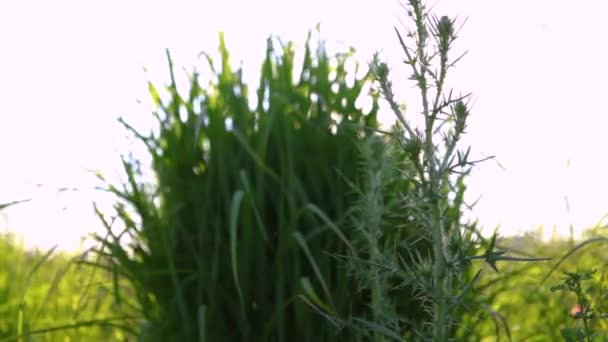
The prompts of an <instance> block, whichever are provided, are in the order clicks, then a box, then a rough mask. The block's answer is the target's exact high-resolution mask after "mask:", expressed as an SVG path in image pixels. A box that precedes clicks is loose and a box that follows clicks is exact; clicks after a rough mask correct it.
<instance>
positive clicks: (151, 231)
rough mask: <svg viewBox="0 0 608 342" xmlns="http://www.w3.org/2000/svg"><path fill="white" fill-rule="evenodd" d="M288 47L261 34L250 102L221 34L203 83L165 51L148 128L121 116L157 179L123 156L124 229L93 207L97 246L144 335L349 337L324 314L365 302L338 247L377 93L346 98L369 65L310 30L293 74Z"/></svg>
mask: <svg viewBox="0 0 608 342" xmlns="http://www.w3.org/2000/svg"><path fill="white" fill-rule="evenodd" d="M294 56H295V55H294V49H293V46H292V45H291V44H286V45H284V46H282V47H281V48H280V49H278V50H277V49H276V46H275V43H274V42H273V41H272V40H269V41H268V47H267V53H266V59H265V60H264V62H263V65H262V68H261V77H260V84H259V86H258V88H257V93H256V95H257V106H256V107H255V108H249V101H248V100H249V96H250V90H249V88H248V87H247V86H246V85H245V84H244V83H243V81H242V79H241V73H240V71H239V70H233V69H232V67H231V64H230V63H231V62H230V58H229V53H228V50H227V48H226V46H225V44H224V41H223V38H221V39H220V57H221V60H220V61H219V62H220V63H219V64H220V68H219V70H216V69H215V67H217V65H216V63H215V61H213V59H212V58H211V57H210V56H207V62H208V65H209V68H208V69H209V70H210V72H211V74H212V75H213V79H212V81H211V83H210V84H205V85H202V84H200V82H199V75H198V73H197V72H194V73H193V74H192V75H190V85H189V87H190V89H189V90H188V93H187V94H180V93H179V92H178V90H177V86H176V84H175V81H174V79H173V66H172V61H171V59H170V58H169V63H170V69H171V77H172V78H171V83H170V84H169V86H168V87H167V88H166V89H165V92H166V93H167V95H168V100H165V101H163V100H161V99H163V98H164V95H163V93H162V90H161V89H158V88H157V87H156V86H154V85H153V84H150V94H151V96H152V97H153V99H154V101H155V103H156V106H157V107H158V110H157V112H155V113H154V115H155V116H156V118H157V121H158V129H157V132H153V133H152V134H143V133H141V132H139V131H137V130H136V129H135V128H133V127H131V126H130V125H129V124H128V123H125V125H126V126H127V127H128V128H129V129H130V130H132V131H133V132H134V134H135V135H136V136H138V137H139V139H140V140H141V141H142V142H143V143H144V144H145V145H146V146H147V148H148V151H149V153H150V155H151V156H152V170H153V172H154V175H155V178H156V183H155V184H149V183H146V182H144V181H143V178H142V176H141V174H140V169H139V165H138V162H137V161H135V160H125V161H124V168H125V171H126V174H127V182H125V184H123V185H122V188H119V187H115V186H113V185H110V186H109V187H108V190H109V191H111V192H113V193H114V194H115V195H116V196H117V197H118V198H119V199H120V200H119V201H118V202H117V203H116V206H115V209H116V212H117V215H118V219H119V220H120V222H121V223H122V224H123V225H124V227H125V229H124V230H123V231H120V232H116V231H113V230H112V224H111V222H110V219H108V218H106V216H104V215H103V214H102V213H101V212H100V213H99V215H100V217H101V218H102V219H104V222H105V224H106V226H107V228H108V234H109V235H108V237H107V238H102V237H99V241H100V242H101V244H102V247H101V249H100V250H99V251H98V252H99V254H100V255H102V256H103V257H104V261H103V262H104V265H106V266H107V267H108V268H109V269H111V270H113V272H114V273H115V274H116V277H117V279H125V280H127V281H128V282H129V283H130V284H132V285H133V287H134V288H136V289H137V296H138V297H137V298H138V300H139V304H140V307H141V313H142V315H143V316H144V317H145V318H146V321H147V322H146V324H144V325H143V327H142V339H145V338H148V337H149V338H151V339H155V338H160V339H161V340H168V339H169V340H184V341H186V340H187V341H196V340H200V341H204V340H207V341H220V340H222V341H266V340H272V341H293V340H297V341H313V340H314V341H319V340H326V341H335V340H336V339H342V340H348V341H352V340H355V339H356V336H355V335H353V333H352V332H350V331H349V330H348V329H341V328H342V327H344V326H343V325H342V324H341V322H339V321H334V320H332V319H331V317H333V316H344V315H346V316H348V315H351V316H354V315H358V314H362V313H363V312H365V311H368V310H369V307H368V306H367V299H366V298H365V293H364V292H363V291H360V288H359V287H358V286H357V285H358V284H357V282H356V281H355V279H353V278H352V277H350V275H349V274H348V273H347V272H345V270H344V269H342V264H341V263H340V262H339V261H338V260H337V259H336V256H338V255H342V256H344V255H349V256H352V255H353V253H354V252H355V250H354V247H353V245H352V243H351V240H352V235H353V234H352V232H351V231H350V230H349V225H347V224H346V223H347V221H348V213H349V212H350V211H351V209H352V206H353V204H354V203H355V202H356V201H358V200H359V197H360V196H359V194H357V193H356V192H355V191H354V190H353V188H352V187H351V184H353V183H357V182H359V180H360V179H361V177H362V176H363V175H364V174H365V173H366V171H365V170H362V169H361V168H360V166H361V165H360V161H361V158H362V151H361V150H360V147H359V142H361V141H364V140H366V139H368V138H369V137H371V136H373V135H374V134H375V133H374V129H375V128H377V118H376V115H377V110H378V105H377V96H376V95H372V96H371V103H372V105H371V108H370V110H369V111H368V112H364V111H363V110H362V109H360V108H359V107H358V105H357V104H356V103H357V100H358V99H359V98H360V97H362V96H369V95H368V94H365V93H363V89H364V86H365V85H366V83H367V82H369V81H370V76H371V75H370V74H369V73H366V74H365V73H364V74H363V76H356V75H351V74H349V73H351V72H352V71H349V70H347V69H346V62H347V61H349V59H350V58H351V56H350V53H346V54H338V55H335V56H331V57H330V56H329V55H328V53H327V52H326V50H325V49H324V46H323V44H322V43H320V44H318V46H317V49H316V50H313V49H312V48H311V44H310V38H309V40H308V42H307V44H306V47H305V51H304V58H303V65H302V67H301V71H300V73H299V75H296V74H294V72H295V71H294V70H295V69H296V66H295V65H294ZM357 68H358V67H357ZM366 158H368V159H370V158H371V157H370V156H367V157H366ZM381 158H382V154H380V155H376V156H374V157H373V158H372V159H377V160H380V159H381ZM133 212H134V213H135V215H133ZM126 236H129V237H130V238H131V240H132V241H131V243H130V244H129V245H128V246H127V244H126V243H125V241H124V237H126ZM116 283H118V280H117V281H116ZM117 289H119V287H118V286H117ZM117 294H118V295H119V297H120V292H117ZM410 311H412V310H410ZM324 317H325V318H330V321H329V322H328V321H327V320H326V319H325V318H324Z"/></svg>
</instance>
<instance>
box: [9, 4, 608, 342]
mask: <svg viewBox="0 0 608 342" xmlns="http://www.w3.org/2000/svg"><path fill="white" fill-rule="evenodd" d="M405 9H406V14H407V21H408V22H407V25H406V28H405V29H399V30H397V31H396V34H395V44H398V45H399V46H400V47H401V48H402V50H403V55H402V56H398V57H399V58H402V59H403V61H404V63H405V64H406V65H407V66H408V68H410V71H411V75H409V76H410V80H411V83H412V85H413V86H415V87H416V88H417V89H418V91H419V97H418V98H411V99H408V100H407V101H410V102H412V103H413V102H416V103H420V105H421V108H422V113H421V114H422V115H423V119H424V120H422V123H421V125H418V126H416V125H413V124H412V122H411V121H412V120H411V119H410V118H411V117H412V115H414V114H417V113H409V112H408V111H407V110H406V109H405V108H404V106H403V105H401V104H400V103H398V102H397V101H396V100H395V94H394V93H393V88H392V82H391V80H392V79H394V78H393V77H402V75H393V74H392V72H391V70H389V68H388V67H387V65H386V64H385V63H383V62H382V60H383V58H382V56H380V55H375V56H369V60H370V62H369V64H367V65H357V66H356V68H353V67H351V66H352V65H356V63H355V62H354V57H353V53H354V49H350V50H346V51H341V52H337V53H336V52H330V51H328V50H327V49H326V47H325V44H324V42H323V41H322V40H320V39H319V40H317V39H313V38H312V37H313V35H312V34H309V38H308V40H307V41H306V42H305V44H304V45H303V46H304V48H302V49H296V48H295V44H294V43H293V42H281V41H280V40H279V39H275V38H272V37H271V38H269V39H268V41H267V46H266V54H265V58H264V60H263V62H262V64H261V65H260V66H259V69H258V71H259V83H258V84H246V83H245V82H244V81H243V79H242V70H241V69H240V68H235V67H234V61H233V60H232V59H231V57H230V48H229V46H230V44H229V43H230V42H229V41H230V39H229V38H230V37H227V39H224V36H223V35H222V34H220V35H219V49H218V51H217V53H214V54H207V55H204V58H203V59H202V61H203V63H202V65H201V66H200V67H197V69H196V70H190V71H187V75H188V80H189V82H188V87H187V89H182V88H181V87H179V89H178V86H177V84H176V80H175V79H176V73H178V72H184V71H182V69H181V67H180V66H177V65H174V63H173V59H172V58H171V53H170V51H169V50H168V51H167V52H166V57H167V67H168V69H169V71H170V77H169V79H168V80H166V82H165V83H163V84H154V83H152V82H150V83H149V84H148V90H149V98H150V99H151V100H152V102H153V103H154V110H153V112H152V113H150V114H149V115H150V116H151V117H152V118H153V120H154V129H153V130H151V131H143V130H142V129H141V128H139V127H137V125H136V124H135V123H133V122H128V121H125V120H123V119H121V120H119V122H118V123H117V125H118V126H120V127H121V128H122V129H123V130H124V131H125V132H127V133H129V134H130V135H131V136H133V137H134V138H135V139H136V140H137V142H138V143H139V144H140V145H141V146H143V147H144V149H145V151H146V153H147V158H146V159H145V161H144V160H138V159H136V158H134V157H132V156H131V155H130V154H128V153H125V157H123V159H122V170H121V172H122V175H123V177H122V179H123V181H122V182H120V183H112V182H109V181H106V178H105V177H104V175H103V174H102V173H96V174H91V177H97V179H98V180H100V181H101V182H102V183H103V184H104V186H103V188H102V189H99V190H98V191H100V192H104V195H105V194H108V193H109V194H110V195H111V196H113V199H114V204H113V206H112V208H111V210H105V209H104V210H102V209H100V207H97V206H96V205H95V206H94V208H95V212H96V214H97V217H98V219H99V222H101V223H102V224H103V226H104V228H105V231H104V232H103V233H99V234H97V235H95V236H94V237H92V240H93V241H94V242H95V243H94V247H91V248H89V249H87V250H84V251H82V252H80V253H71V254H70V253H66V252H60V251H57V250H55V249H51V250H31V249H26V248H25V247H24V244H23V242H22V240H21V238H20V237H19V236H17V235H14V234H8V233H7V234H4V235H1V236H0V341H2V342H4V341H19V342H26V341H206V342H214V341H277V342H287V341H303V342H304V341H309V342H312V341H314V342H319V341H374V342H376V341H378V342H380V341H608V338H607V337H606V335H604V333H605V332H606V331H607V329H608V327H607V326H606V323H605V322H604V318H605V315H606V313H608V311H607V310H608V307H607V304H608V302H607V301H606V296H605V293H606V288H605V286H606V285H607V284H608V281H607V280H606V267H605V265H606V263H607V260H608V259H606V258H607V257H608V255H607V253H606V252H605V251H606V248H605V244H606V241H607V240H608V238H606V237H604V236H606V234H605V232H604V229H603V228H600V227H589V229H588V230H587V231H586V233H585V235H584V237H583V239H582V240H576V241H575V240H574V239H558V238H555V239H552V240H550V241H543V240H542V239H541V238H540V237H541V228H540V227H539V230H538V231H537V232H536V233H531V234H529V235H526V236H523V237H501V236H500V234H499V233H500V231H498V234H497V233H494V234H493V235H491V236H487V235H483V234H481V228H482V227H480V226H479V223H478V222H476V221H471V220H467V219H465V217H469V216H470V215H468V213H471V212H472V214H473V216H474V214H475V208H474V207H472V208H471V207H470V205H469V203H466V202H465V194H466V191H467V182H468V179H469V177H473V176H471V170H472V168H473V167H475V165H476V164H479V163H483V162H485V160H471V157H470V156H471V154H470V151H471V150H475V146H466V145H463V144H462V143H461V138H462V137H463V136H464V135H465V134H467V133H468V130H467V129H468V126H467V122H468V121H467V120H468V118H469V115H475V112H474V110H473V109H472V107H471V105H470V101H471V94H467V93H466V89H451V88H448V87H447V86H446V85H445V84H446V79H449V74H450V71H451V70H452V68H453V67H455V65H456V64H457V63H458V61H459V60H460V58H461V57H463V56H462V55H458V54H454V53H453V52H452V48H453V44H454V42H455V41H456V40H457V38H458V33H459V30H458V29H459V27H460V25H461V24H462V22H461V21H459V20H455V19H452V18H448V17H441V16H436V15H435V14H434V13H433V12H432V10H431V8H428V7H425V6H424V4H423V3H422V2H420V1H418V0H410V1H408V2H407V3H406V4H405ZM408 30H409V31H408ZM464 58H466V56H464ZM203 79H204V80H205V81H203ZM457 94H464V95H457ZM362 102H364V103H367V104H369V105H365V106H362V105H361V103H362ZM252 103H254V104H255V105H251V104H252ZM381 103H385V104H387V105H388V106H387V107H388V108H389V109H390V111H391V112H392V114H394V117H395V118H396V122H397V123H396V124H395V125H394V126H393V127H390V128H385V127H382V126H381V125H380V123H379V121H378V114H379V110H380V104H381ZM127 156H128V157H127ZM149 175H153V177H150V176H149ZM10 205H19V204H18V203H17V204H8V205H3V206H2V207H0V208H4V207H7V206H10Z"/></svg>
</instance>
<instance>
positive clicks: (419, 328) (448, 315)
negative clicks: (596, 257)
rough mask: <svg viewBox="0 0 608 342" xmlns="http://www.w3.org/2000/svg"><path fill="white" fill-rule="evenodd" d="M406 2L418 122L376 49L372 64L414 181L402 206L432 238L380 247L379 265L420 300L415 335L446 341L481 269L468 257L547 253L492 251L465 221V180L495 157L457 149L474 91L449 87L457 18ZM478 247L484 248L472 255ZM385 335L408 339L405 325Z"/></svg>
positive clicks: (405, 38) (406, 40) (404, 41)
mask: <svg viewBox="0 0 608 342" xmlns="http://www.w3.org/2000/svg"><path fill="white" fill-rule="evenodd" d="M404 8H405V9H406V10H407V14H408V17H409V18H410V19H411V21H412V22H413V28H412V29H408V30H407V32H406V34H405V35H403V34H402V33H401V32H400V31H399V30H398V29H396V30H395V31H396V33H397V37H398V40H399V43H400V44H401V47H402V49H403V52H404V54H405V60H404V63H405V64H406V65H407V66H409V67H410V68H411V71H412V74H411V77H410V80H412V81H413V82H414V83H415V85H416V86H417V88H418V89H419V91H420V99H421V105H422V110H421V114H422V116H423V119H424V120H423V124H422V125H420V126H421V127H418V126H415V125H413V124H412V123H411V121H410V120H408V119H406V116H405V114H404V112H403V110H402V107H401V106H400V105H399V104H398V102H397V100H396V98H395V95H394V93H393V89H392V84H391V81H390V80H389V68H388V66H387V64H386V63H383V62H381V61H380V59H379V57H378V55H375V56H374V58H373V60H372V62H371V63H370V66H371V70H372V72H373V74H374V76H375V79H376V82H377V85H378V91H379V92H380V93H381V95H383V97H384V98H385V99H386V101H387V102H388V104H389V105H390V108H391V109H392V111H393V112H394V114H395V115H396V118H397V124H396V125H395V127H394V129H393V131H392V133H391V136H392V138H393V139H395V140H396V141H397V142H398V143H399V145H400V146H401V147H402V150H403V152H404V154H405V155H406V157H407V160H408V165H411V166H412V167H405V168H403V170H402V175H401V176H402V177H404V178H407V179H409V180H410V181H411V182H412V187H413V189H414V190H413V191H408V192H404V195H403V197H402V198H401V208H402V209H403V210H407V211H408V219H409V220H410V221H413V222H416V223H417V225H418V226H419V227H421V228H422V230H423V231H424V235H423V237H422V238H423V239H426V240H427V241H429V244H430V247H429V250H428V253H427V254H424V253H420V252H419V251H418V250H417V251H416V252H415V253H410V251H409V250H408V248H401V249H394V250H392V251H389V250H385V255H384V263H383V264H382V266H381V267H383V268H384V269H390V270H392V272H393V275H395V276H397V277H400V278H402V280H403V284H409V285H411V286H413V287H414V288H415V289H416V290H417V295H418V297H419V298H421V299H422V300H423V303H424V304H425V305H424V309H425V310H426V311H427V312H428V314H429V317H430V319H429V321H428V322H422V323H420V322H417V323H416V324H415V323H412V322H404V323H409V325H410V326H415V330H416V331H415V333H414V334H413V335H412V338H415V339H416V340H432V341H448V340H451V339H452V338H453V335H454V333H453V332H454V331H455V327H456V326H457V324H458V320H457V318H456V317H457V315H456V312H457V310H458V309H459V308H461V307H463V306H464V304H465V302H466V300H467V298H470V296H469V294H470V292H471V291H472V289H473V288H474V285H475V282H476V280H477V279H478V277H479V275H480V273H481V269H480V270H478V271H477V272H476V273H474V274H473V273H471V270H470V268H469V267H468V266H469V265H470V264H471V262H472V261H473V260H484V261H485V262H487V263H488V264H489V265H490V266H491V267H492V268H493V269H494V270H495V271H498V268H497V264H496V263H497V261H500V260H515V261H522V260H523V261H535V260H545V259H543V258H530V259H522V258H515V257H507V256H504V255H503V254H504V251H497V250H495V241H496V233H495V234H494V235H493V236H492V237H491V238H490V239H485V238H483V237H481V235H480V234H479V232H478V229H477V228H476V225H475V224H474V223H465V222H463V221H464V220H463V219H462V213H463V211H464V209H463V208H464V207H465V206H466V204H465V202H464V192H465V189H466V186H465V178H466V177H467V176H468V175H469V173H470V171H471V170H472V168H473V167H474V166H475V165H476V164H477V163H479V162H482V161H484V160H486V159H490V158H492V157H489V158H484V159H480V160H471V158H470V148H468V149H466V150H465V151H463V150H460V149H459V142H460V140H461V138H462V136H463V135H464V134H465V131H466V128H467V119H468V117H469V114H470V108H469V102H470V98H471V94H470V93H469V94H465V95H459V96H456V95H454V91H453V90H451V89H450V90H447V89H446V88H447V87H446V77H447V73H448V71H449V70H450V69H452V68H453V67H454V65H455V64H456V63H457V62H458V61H459V60H460V59H461V58H462V57H463V56H464V54H462V55H460V56H458V57H457V58H453V57H452V54H451V50H452V48H453V44H454V42H455V40H456V39H457V34H458V32H459V28H457V27H456V20H454V19H450V18H448V17H447V16H442V17H437V16H435V15H432V14H430V12H429V11H427V9H426V7H425V5H424V4H423V3H422V1H420V0H409V1H408V2H407V3H406V4H405V5H404ZM468 207H470V206H468ZM401 243H402V242H401ZM477 250H485V251H484V252H483V253H482V254H480V255H475V254H476V251H477ZM404 253H408V254H409V258H407V260H409V261H404V260H405V259H406V258H404V255H403V254H404ZM376 259H378V258H376ZM396 321H397V322H398V321H399V320H398V319H397V320H396ZM375 323H378V322H377V321H376V322H375ZM385 327H386V326H385ZM391 329H393V330H394V329H395V325H393V326H392V327H391ZM375 330H376V331H377V332H378V331H381V330H382V329H375ZM385 335H387V336H392V337H393V338H397V339H404V338H405V337H404V336H403V330H400V331H398V332H396V333H395V334H385Z"/></svg>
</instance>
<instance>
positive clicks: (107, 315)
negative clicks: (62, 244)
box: [0, 234, 133, 341]
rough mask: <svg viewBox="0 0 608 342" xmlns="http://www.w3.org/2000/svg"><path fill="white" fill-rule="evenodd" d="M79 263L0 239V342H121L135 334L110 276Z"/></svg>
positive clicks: (10, 238)
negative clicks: (115, 292) (119, 306)
mask: <svg viewBox="0 0 608 342" xmlns="http://www.w3.org/2000/svg"><path fill="white" fill-rule="evenodd" d="M79 260H81V258H80V257H73V256H70V255H67V254H65V253H58V252H55V250H49V251H47V252H41V251H35V250H27V251H26V250H25V249H24V248H23V244H22V242H21V241H20V240H19V239H18V238H17V237H16V236H15V235H13V234H2V235H0V341H119V340H124V338H125V337H126V336H127V334H128V331H129V330H131V331H133V329H131V327H130V326H132V324H133V321H129V320H128V319H127V318H126V316H125V315H124V312H127V311H128V310H127V309H126V307H124V308H122V309H121V311H120V312H123V314H118V313H117V312H118V311H117V306H116V305H115V302H114V299H113V294H112V286H111V278H110V277H109V276H108V274H104V273H103V272H101V271H100V270H99V269H96V268H93V267H90V266H87V265H84V264H80V263H79Z"/></svg>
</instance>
